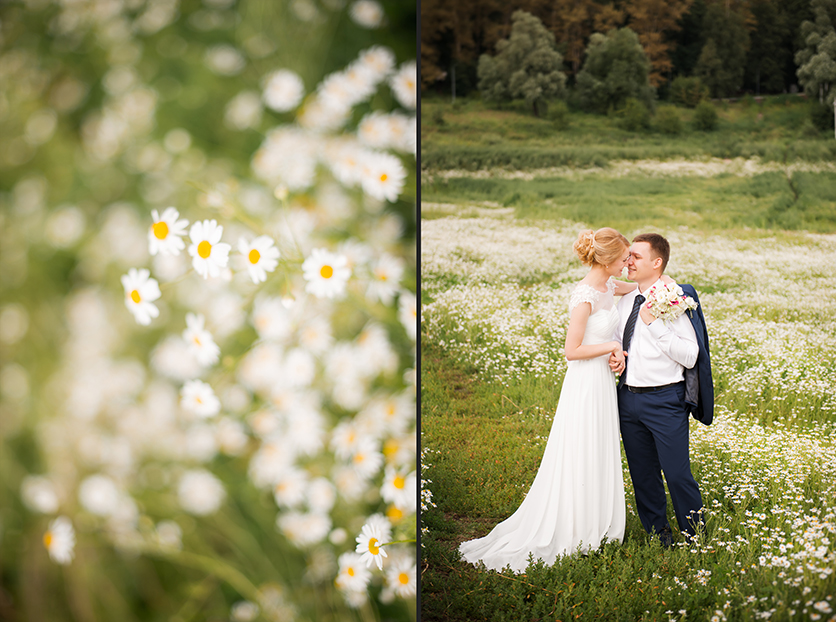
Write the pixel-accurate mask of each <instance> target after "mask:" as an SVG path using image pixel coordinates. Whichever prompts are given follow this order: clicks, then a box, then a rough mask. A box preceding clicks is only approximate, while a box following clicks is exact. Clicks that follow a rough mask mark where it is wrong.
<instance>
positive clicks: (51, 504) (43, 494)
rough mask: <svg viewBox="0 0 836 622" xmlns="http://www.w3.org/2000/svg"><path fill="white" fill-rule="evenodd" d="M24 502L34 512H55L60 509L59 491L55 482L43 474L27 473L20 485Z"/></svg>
mask: <svg viewBox="0 0 836 622" xmlns="http://www.w3.org/2000/svg"><path fill="white" fill-rule="evenodd" d="M20 496H21V497H22V498H23V503H25V504H26V507H28V508H29V509H30V510H32V511H33V512H40V513H41V514H53V513H54V512H57V511H58V507H59V500H58V491H57V490H56V488H55V484H53V483H52V480H50V479H49V478H47V477H44V476H42V475H27V476H26V477H24V478H23V482H22V483H21V485H20Z"/></svg>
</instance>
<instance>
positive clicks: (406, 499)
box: [380, 467, 416, 511]
mask: <svg viewBox="0 0 836 622" xmlns="http://www.w3.org/2000/svg"><path fill="white" fill-rule="evenodd" d="M415 484H416V477H415V471H412V472H411V473H408V472H406V470H403V469H401V470H395V469H394V468H392V467H386V473H385V474H384V476H383V486H381V488H380V496H381V497H383V500H384V501H386V502H388V503H393V504H394V505H395V506H396V507H398V508H400V509H406V510H410V511H411V510H414V508H415V504H416V501H415V493H416V489H415Z"/></svg>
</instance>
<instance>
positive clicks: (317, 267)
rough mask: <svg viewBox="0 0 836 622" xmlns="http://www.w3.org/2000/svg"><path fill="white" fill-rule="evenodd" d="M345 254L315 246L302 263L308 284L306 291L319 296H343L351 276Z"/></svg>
mask: <svg viewBox="0 0 836 622" xmlns="http://www.w3.org/2000/svg"><path fill="white" fill-rule="evenodd" d="M347 264H348V259H347V258H346V257H345V255H337V254H335V253H331V252H329V251H327V250H325V249H324V248H315V249H313V250H312V251H311V254H310V256H309V257H308V258H307V259H306V260H305V262H304V263H303V264H302V271H303V272H304V276H305V280H306V281H307V282H308V284H307V285H306V286H305V291H307V292H310V293H312V294H313V295H314V296H316V297H317V298H341V297H342V296H343V295H344V294H345V286H346V282H347V281H348V278H349V277H350V276H351V269H350V268H348V265H347Z"/></svg>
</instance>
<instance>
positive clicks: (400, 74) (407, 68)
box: [389, 61, 418, 110]
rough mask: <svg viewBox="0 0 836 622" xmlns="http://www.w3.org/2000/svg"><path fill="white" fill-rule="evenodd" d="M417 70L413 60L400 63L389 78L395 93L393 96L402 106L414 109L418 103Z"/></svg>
mask: <svg viewBox="0 0 836 622" xmlns="http://www.w3.org/2000/svg"><path fill="white" fill-rule="evenodd" d="M416 84H417V71H416V65H415V61H410V62H408V63H404V64H403V65H401V67H400V69H398V71H397V73H395V75H393V76H392V77H391V78H389V86H390V87H391V88H392V92H393V93H394V94H395V98H396V99H397V100H398V102H399V103H400V104H401V106H403V107H404V108H409V109H410V110H415V106H416V105H417V103H418V96H417V89H416Z"/></svg>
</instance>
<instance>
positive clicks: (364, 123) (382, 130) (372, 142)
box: [357, 110, 392, 149]
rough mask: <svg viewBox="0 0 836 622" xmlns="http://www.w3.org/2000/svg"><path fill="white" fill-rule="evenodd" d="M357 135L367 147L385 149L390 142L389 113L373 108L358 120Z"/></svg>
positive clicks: (390, 125)
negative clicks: (373, 109)
mask: <svg viewBox="0 0 836 622" xmlns="http://www.w3.org/2000/svg"><path fill="white" fill-rule="evenodd" d="M357 137H358V138H359V139H360V141H361V142H362V143H364V144H366V145H368V146H369V147H375V148H377V149H386V148H388V147H389V145H390V144H391V143H392V124H391V123H390V121H389V115H388V114H386V113H384V112H381V111H379V110H375V111H374V112H371V113H369V114H367V115H366V116H365V117H363V118H362V119H361V120H360V123H359V125H358V126H357Z"/></svg>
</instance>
